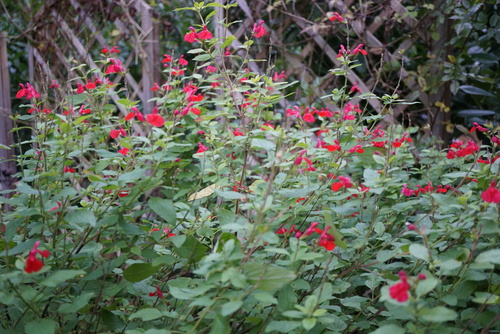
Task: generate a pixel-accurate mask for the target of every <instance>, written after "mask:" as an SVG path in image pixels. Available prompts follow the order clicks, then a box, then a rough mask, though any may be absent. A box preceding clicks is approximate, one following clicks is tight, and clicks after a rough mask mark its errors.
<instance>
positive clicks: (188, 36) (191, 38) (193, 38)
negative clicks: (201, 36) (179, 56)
mask: <svg viewBox="0 0 500 334" xmlns="http://www.w3.org/2000/svg"><path fill="white" fill-rule="evenodd" d="M189 30H191V32H188V33H187V34H185V35H184V40H185V41H186V42H188V43H194V41H196V39H197V38H198V34H197V33H196V30H194V28H193V27H189Z"/></svg>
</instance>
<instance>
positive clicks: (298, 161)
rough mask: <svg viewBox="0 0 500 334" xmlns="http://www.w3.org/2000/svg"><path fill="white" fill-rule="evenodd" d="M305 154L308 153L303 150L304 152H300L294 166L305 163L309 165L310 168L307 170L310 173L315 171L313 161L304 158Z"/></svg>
mask: <svg viewBox="0 0 500 334" xmlns="http://www.w3.org/2000/svg"><path fill="white" fill-rule="evenodd" d="M304 153H306V151H305V150H303V151H301V152H300V154H299V156H298V157H297V158H296V159H295V161H294V165H300V164H301V163H303V162H305V163H306V164H307V166H308V167H307V169H306V170H308V171H310V172H313V171H315V170H316V168H314V166H313V163H312V161H311V159H309V158H306V157H304V156H303V155H304Z"/></svg>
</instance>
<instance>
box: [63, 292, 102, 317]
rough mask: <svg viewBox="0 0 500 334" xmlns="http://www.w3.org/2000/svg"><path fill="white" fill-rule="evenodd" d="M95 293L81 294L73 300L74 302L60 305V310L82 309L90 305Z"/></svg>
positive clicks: (73, 310) (74, 310)
mask: <svg viewBox="0 0 500 334" xmlns="http://www.w3.org/2000/svg"><path fill="white" fill-rule="evenodd" d="M93 296H94V294H93V293H92V292H88V293H84V294H81V295H79V296H77V297H75V299H74V300H73V302H72V303H66V304H62V305H61V306H59V310H58V311H59V312H61V313H75V312H78V311H79V310H80V309H82V308H84V307H85V306H88V304H89V300H90V298H92V297H93Z"/></svg>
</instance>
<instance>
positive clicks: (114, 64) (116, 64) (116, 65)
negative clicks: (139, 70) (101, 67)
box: [106, 58, 125, 74]
mask: <svg viewBox="0 0 500 334" xmlns="http://www.w3.org/2000/svg"><path fill="white" fill-rule="evenodd" d="M109 61H110V62H111V65H109V66H108V68H107V69H106V74H110V73H123V72H125V70H124V69H123V66H122V62H121V61H120V59H113V58H112V59H110V60H109Z"/></svg>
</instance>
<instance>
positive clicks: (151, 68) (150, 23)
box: [141, 2, 162, 114]
mask: <svg viewBox="0 0 500 334" xmlns="http://www.w3.org/2000/svg"><path fill="white" fill-rule="evenodd" d="M152 13H153V10H152V8H151V7H150V6H149V5H148V4H146V3H145V2H143V3H141V28H142V30H143V32H144V34H145V36H144V47H143V49H142V50H141V51H142V52H141V58H142V104H143V106H144V113H145V114H149V113H151V112H152V110H153V108H154V103H153V102H148V100H149V99H151V98H153V97H154V94H153V92H152V91H151V87H153V85H154V83H155V82H156V83H158V84H159V85H161V84H162V83H161V82H158V81H159V80H160V75H159V74H160V45H159V25H158V22H154V18H153V15H152Z"/></svg>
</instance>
